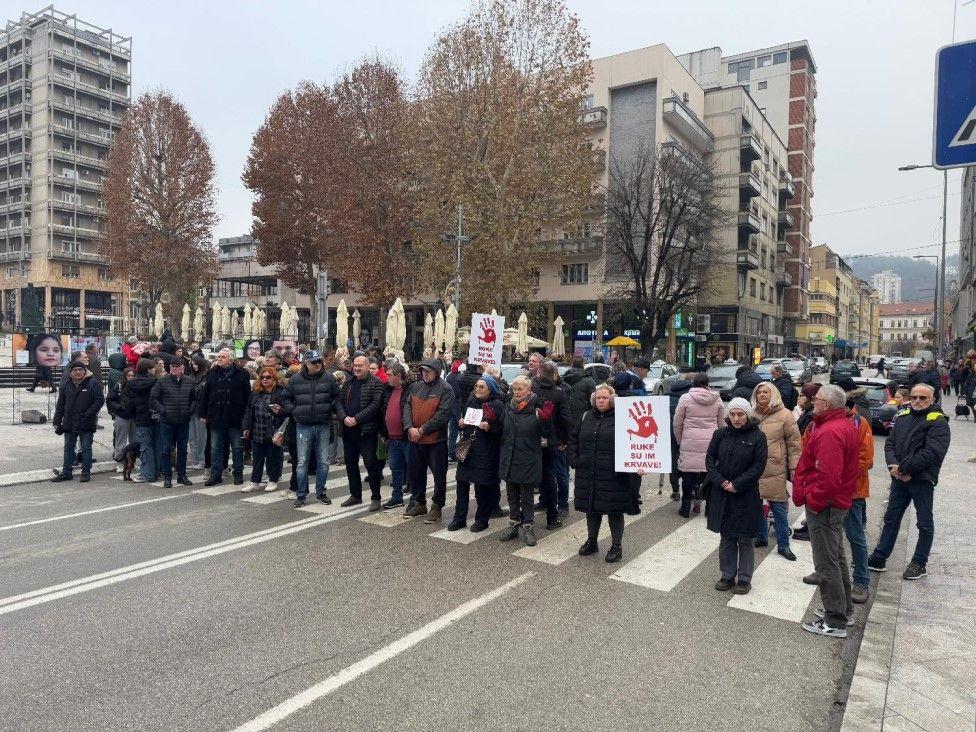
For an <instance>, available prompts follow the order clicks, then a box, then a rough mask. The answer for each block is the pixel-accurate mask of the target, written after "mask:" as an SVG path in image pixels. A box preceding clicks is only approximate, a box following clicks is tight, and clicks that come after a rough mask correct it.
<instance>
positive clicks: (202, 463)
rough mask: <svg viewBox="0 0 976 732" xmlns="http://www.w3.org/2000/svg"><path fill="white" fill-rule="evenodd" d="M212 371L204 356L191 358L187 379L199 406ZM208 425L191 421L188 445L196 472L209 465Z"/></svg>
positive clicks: (192, 465)
mask: <svg viewBox="0 0 976 732" xmlns="http://www.w3.org/2000/svg"><path fill="white" fill-rule="evenodd" d="M209 370H210V362H209V361H208V360H207V359H206V358H205V357H204V356H202V355H199V354H198V355H195V356H192V357H191V358H190V369H189V373H188V374H187V378H189V379H190V383H191V384H193V389H194V391H195V392H196V400H197V403H198V404H199V402H200V399H201V394H202V392H203V390H204V388H206V387H205V379H206V377H207V371H209ZM207 441H208V440H207V425H206V424H204V423H203V422H202V421H200V420H199V419H191V420H190V437H189V441H188V443H187V450H188V452H189V458H188V459H189V461H190V467H191V468H193V469H194V470H203V469H204V468H205V467H206V464H207V460H208V458H207V456H208V453H207Z"/></svg>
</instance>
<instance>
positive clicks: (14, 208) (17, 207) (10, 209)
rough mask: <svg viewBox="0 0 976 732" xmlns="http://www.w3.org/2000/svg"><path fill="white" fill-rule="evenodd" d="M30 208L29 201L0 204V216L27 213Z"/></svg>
mask: <svg viewBox="0 0 976 732" xmlns="http://www.w3.org/2000/svg"><path fill="white" fill-rule="evenodd" d="M30 207H31V205H30V201H29V200H23V201H9V202H7V203H0V214H4V213H20V212H29V211H30Z"/></svg>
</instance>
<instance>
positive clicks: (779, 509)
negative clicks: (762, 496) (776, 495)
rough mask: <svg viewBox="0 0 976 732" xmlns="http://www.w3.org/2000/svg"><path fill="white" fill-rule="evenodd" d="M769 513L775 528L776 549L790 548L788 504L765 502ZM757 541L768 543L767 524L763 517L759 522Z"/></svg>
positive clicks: (783, 502) (784, 502)
mask: <svg viewBox="0 0 976 732" xmlns="http://www.w3.org/2000/svg"><path fill="white" fill-rule="evenodd" d="M767 503H769V512H770V513H772V514H773V524H774V525H775V526H776V548H777V549H789V548H790V519H789V504H788V503H787V502H786V501H767ZM759 541H769V522H768V521H767V520H766V517H765V516H763V518H762V521H760V522H759Z"/></svg>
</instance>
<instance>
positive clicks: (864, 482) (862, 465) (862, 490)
mask: <svg viewBox="0 0 976 732" xmlns="http://www.w3.org/2000/svg"><path fill="white" fill-rule="evenodd" d="M847 416H848V417H850V420H851V424H853V425H854V429H856V430H857V445H858V450H857V486H856V487H855V488H854V494H853V495H852V496H851V499H852V500H857V499H859V498H867V497H868V496H869V495H871V477H870V471H871V468H873V467H874V433H873V432H872V430H871V420H869V419H864V417H862V416H861V415H860V414H859V413H858V412H857V410H853V411H852V410H848V411H847Z"/></svg>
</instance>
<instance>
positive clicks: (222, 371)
mask: <svg viewBox="0 0 976 732" xmlns="http://www.w3.org/2000/svg"><path fill="white" fill-rule="evenodd" d="M204 384H205V386H204V388H203V390H202V392H201V394H200V402H199V408H198V410H197V413H198V415H199V417H200V419H203V420H205V421H206V425H207V426H208V427H209V428H210V477H209V478H208V479H207V482H206V485H208V486H213V485H218V484H219V483H220V482H221V479H222V478H221V474H222V472H223V460H224V456H223V452H224V446H225V445H228V446H229V447H230V455H231V459H232V461H233V463H232V465H233V474H234V485H244V444H243V442H242V439H243V437H242V429H241V428H242V425H243V422H244V410H246V409H247V403H248V401H249V400H250V398H251V379H250V377H249V376H248V375H247V372H246V371H245V370H244V369H242V368H240V367H239V366H237V365H236V364H235V363H234V360H233V354H232V353H231V350H230V349H229V348H221V349H220V351H218V353H217V361H216V362H215V363H214V365H213V367H212V368H211V369H210V371H208V372H207V375H206V377H205V378H204Z"/></svg>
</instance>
